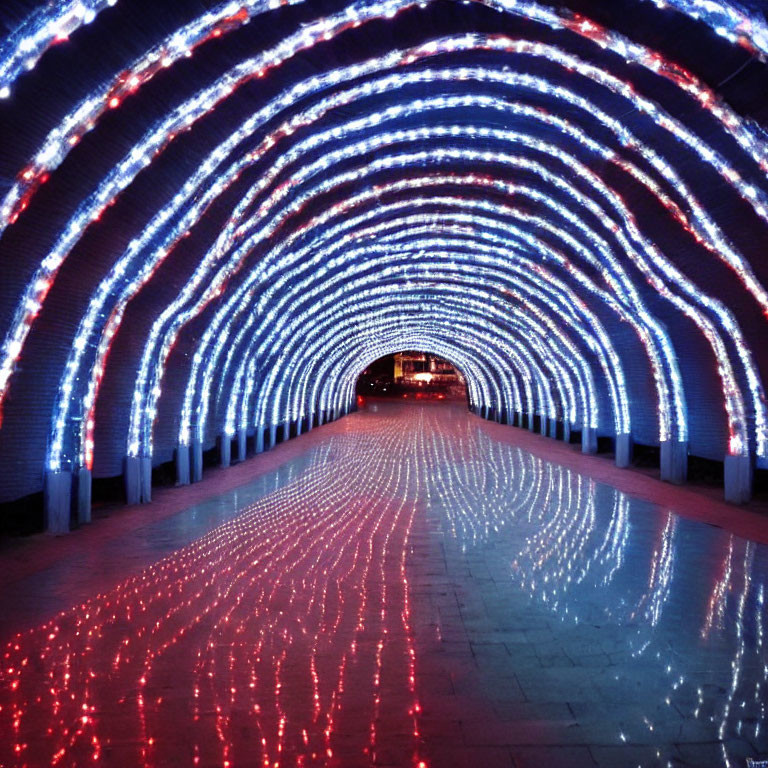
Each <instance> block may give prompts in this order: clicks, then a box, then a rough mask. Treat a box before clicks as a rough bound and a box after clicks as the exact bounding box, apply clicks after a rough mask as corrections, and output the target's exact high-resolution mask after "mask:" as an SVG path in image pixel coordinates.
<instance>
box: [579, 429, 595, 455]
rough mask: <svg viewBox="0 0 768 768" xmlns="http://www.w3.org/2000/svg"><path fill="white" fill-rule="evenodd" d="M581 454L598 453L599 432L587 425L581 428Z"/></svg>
mask: <svg viewBox="0 0 768 768" xmlns="http://www.w3.org/2000/svg"><path fill="white" fill-rule="evenodd" d="M581 452H582V453H597V430H596V429H595V428H594V427H588V426H587V425H586V424H585V425H584V426H583V427H582V428H581Z"/></svg>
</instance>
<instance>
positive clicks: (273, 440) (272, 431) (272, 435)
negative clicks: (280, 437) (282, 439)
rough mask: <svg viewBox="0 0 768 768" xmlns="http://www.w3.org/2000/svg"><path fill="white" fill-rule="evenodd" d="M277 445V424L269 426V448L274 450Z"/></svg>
mask: <svg viewBox="0 0 768 768" xmlns="http://www.w3.org/2000/svg"><path fill="white" fill-rule="evenodd" d="M276 445H277V424H270V425H269V447H270V448H274V447H275V446H276Z"/></svg>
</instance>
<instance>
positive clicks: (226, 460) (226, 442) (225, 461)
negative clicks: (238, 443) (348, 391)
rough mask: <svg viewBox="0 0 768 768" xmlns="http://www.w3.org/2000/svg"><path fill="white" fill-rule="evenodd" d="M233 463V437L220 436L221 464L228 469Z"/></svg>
mask: <svg viewBox="0 0 768 768" xmlns="http://www.w3.org/2000/svg"><path fill="white" fill-rule="evenodd" d="M231 463H232V437H231V436H230V435H228V434H226V433H224V434H221V435H219V464H220V465H221V466H222V467H228V466H229V465H230V464H231Z"/></svg>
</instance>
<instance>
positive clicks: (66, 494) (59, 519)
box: [43, 470, 72, 536]
mask: <svg viewBox="0 0 768 768" xmlns="http://www.w3.org/2000/svg"><path fill="white" fill-rule="evenodd" d="M43 506H44V510H45V531H46V533H50V534H52V535H53V536H60V535H61V534H62V533H68V532H69V512H70V509H71V507H72V473H71V472H69V470H64V471H63V472H46V473H45V476H44V478H43Z"/></svg>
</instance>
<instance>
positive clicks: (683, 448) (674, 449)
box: [659, 440, 688, 485]
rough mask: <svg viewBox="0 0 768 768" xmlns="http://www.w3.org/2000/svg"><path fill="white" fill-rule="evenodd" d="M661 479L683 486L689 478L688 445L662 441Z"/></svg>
mask: <svg viewBox="0 0 768 768" xmlns="http://www.w3.org/2000/svg"><path fill="white" fill-rule="evenodd" d="M659 447H660V449H661V451H660V453H661V461H660V464H661V479H662V480H664V481H665V482H667V483H673V484H674V485H682V484H683V483H684V482H685V481H686V479H687V477H688V443H685V442H682V443H681V442H678V441H676V440H675V441H672V440H662V442H661V444H660V446H659Z"/></svg>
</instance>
